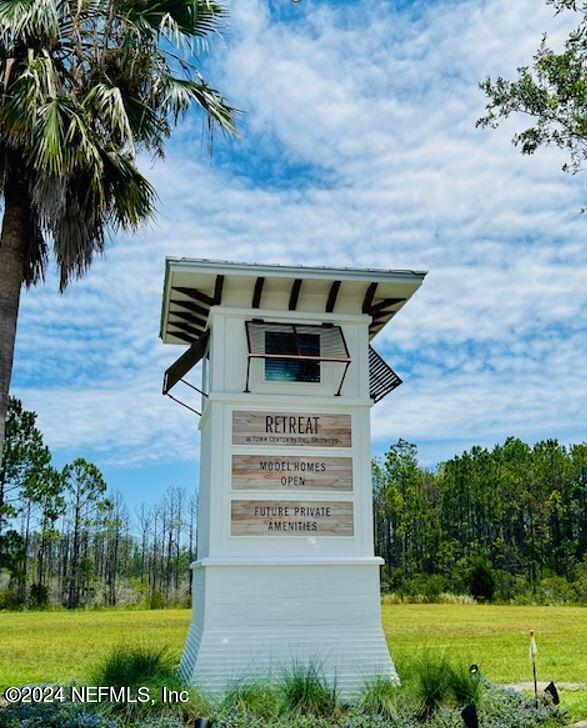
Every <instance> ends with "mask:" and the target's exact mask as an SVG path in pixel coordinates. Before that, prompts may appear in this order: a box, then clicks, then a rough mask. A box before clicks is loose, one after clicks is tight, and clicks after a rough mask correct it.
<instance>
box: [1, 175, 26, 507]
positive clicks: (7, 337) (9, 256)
mask: <svg viewBox="0 0 587 728" xmlns="http://www.w3.org/2000/svg"><path fill="white" fill-rule="evenodd" d="M28 216H29V202H28V195H27V191H26V188H25V186H24V185H23V184H22V182H20V180H19V179H18V178H17V175H15V174H14V173H13V174H10V172H9V173H8V174H7V179H6V183H5V187H4V218H3V220H2V232H1V233H0V469H1V467H2V458H3V455H4V435H5V425H6V410H7V408H8V392H9V389H10V379H11V375H12V362H13V360H14V340H15V338H16V322H17V319H18V305H19V302H20V289H21V286H22V279H23V274H24V262H25V256H26V237H27V224H28ZM0 505H1V504H0Z"/></svg>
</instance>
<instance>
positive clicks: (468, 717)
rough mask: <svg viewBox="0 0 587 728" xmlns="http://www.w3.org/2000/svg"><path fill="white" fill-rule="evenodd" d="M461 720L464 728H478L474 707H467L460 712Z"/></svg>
mask: <svg viewBox="0 0 587 728" xmlns="http://www.w3.org/2000/svg"><path fill="white" fill-rule="evenodd" d="M461 718H462V719H463V723H464V724H465V726H466V728H479V718H478V717H477V708H476V707H475V706H474V705H467V707H466V708H463V710H461Z"/></svg>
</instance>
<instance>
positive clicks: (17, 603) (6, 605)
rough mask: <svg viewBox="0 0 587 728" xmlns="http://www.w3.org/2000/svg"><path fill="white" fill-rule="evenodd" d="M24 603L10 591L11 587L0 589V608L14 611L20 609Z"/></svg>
mask: <svg viewBox="0 0 587 728" xmlns="http://www.w3.org/2000/svg"><path fill="white" fill-rule="evenodd" d="M23 607H24V604H23V603H22V601H21V600H20V599H19V598H18V597H17V595H16V594H15V593H14V592H13V591H12V589H2V590H0V610H2V609H6V610H8V611H14V610H17V609H22V608H23Z"/></svg>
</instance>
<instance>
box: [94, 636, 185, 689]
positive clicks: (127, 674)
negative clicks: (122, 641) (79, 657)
mask: <svg viewBox="0 0 587 728" xmlns="http://www.w3.org/2000/svg"><path fill="white" fill-rule="evenodd" d="M93 679H94V685H110V686H111V687H124V686H129V687H135V686H140V685H148V684H149V683H151V682H154V681H155V682H160V681H161V680H165V679H168V680H170V681H173V682H175V680H176V676H175V665H174V662H173V659H172V658H171V656H170V655H169V652H168V650H167V649H166V648H164V647H163V648H160V649H154V648H152V647H148V646H146V645H138V646H137V645H133V646H130V645H119V646H117V647H115V648H114V649H113V650H112V652H111V653H110V654H109V655H108V656H107V657H106V658H105V659H104V660H103V661H102V662H101V663H100V664H99V665H98V667H97V669H96V670H95V672H94V675H93Z"/></svg>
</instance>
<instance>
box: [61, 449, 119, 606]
mask: <svg viewBox="0 0 587 728" xmlns="http://www.w3.org/2000/svg"><path fill="white" fill-rule="evenodd" d="M63 482H64V484H65V493H66V500H67V505H68V509H69V511H70V512H71V550H70V557H69V584H68V592H67V606H68V607H69V608H70V609H74V608H75V607H78V606H79V605H80V595H81V575H82V571H83V572H84V573H85V572H86V571H87V564H88V562H87V558H86V555H85V548H84V546H85V545H87V540H88V534H87V532H88V529H89V528H90V527H91V526H92V525H93V524H94V523H96V522H97V521H98V520H99V519H100V517H101V515H102V514H103V513H104V512H105V511H106V510H107V509H108V508H109V505H110V504H109V501H108V500H107V499H106V488H107V486H106V481H105V480H104V478H103V476H102V473H101V472H100V470H99V469H98V468H97V467H96V466H95V465H94V464H93V463H89V462H87V460H84V459H83V458H77V459H76V460H74V461H73V462H72V463H70V464H69V465H66V466H65V468H64V469H63Z"/></svg>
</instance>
